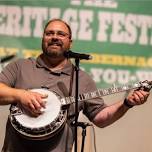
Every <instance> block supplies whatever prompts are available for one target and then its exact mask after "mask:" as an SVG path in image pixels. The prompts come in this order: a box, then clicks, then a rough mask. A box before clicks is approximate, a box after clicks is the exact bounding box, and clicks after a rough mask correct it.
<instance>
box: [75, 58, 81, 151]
mask: <svg viewBox="0 0 152 152" xmlns="http://www.w3.org/2000/svg"><path fill="white" fill-rule="evenodd" d="M79 63H80V59H79V58H76V59H75V71H76V86H75V123H74V127H75V128H74V129H75V147H74V149H75V152H77V147H78V146H77V144H78V143H77V140H78V139H77V136H78V131H77V122H78V97H79V96H78V95H79Z"/></svg>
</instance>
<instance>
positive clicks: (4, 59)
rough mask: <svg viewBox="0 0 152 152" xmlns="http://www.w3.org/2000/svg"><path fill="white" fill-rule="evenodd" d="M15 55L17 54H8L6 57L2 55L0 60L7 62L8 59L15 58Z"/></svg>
mask: <svg viewBox="0 0 152 152" xmlns="http://www.w3.org/2000/svg"><path fill="white" fill-rule="evenodd" d="M14 57H15V55H8V56H5V57H2V58H1V59H0V62H1V63H4V62H7V61H9V60H11V59H13V58H14Z"/></svg>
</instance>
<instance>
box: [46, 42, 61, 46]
mask: <svg viewBox="0 0 152 152" xmlns="http://www.w3.org/2000/svg"><path fill="white" fill-rule="evenodd" d="M48 46H62V44H61V43H60V42H50V43H48Z"/></svg>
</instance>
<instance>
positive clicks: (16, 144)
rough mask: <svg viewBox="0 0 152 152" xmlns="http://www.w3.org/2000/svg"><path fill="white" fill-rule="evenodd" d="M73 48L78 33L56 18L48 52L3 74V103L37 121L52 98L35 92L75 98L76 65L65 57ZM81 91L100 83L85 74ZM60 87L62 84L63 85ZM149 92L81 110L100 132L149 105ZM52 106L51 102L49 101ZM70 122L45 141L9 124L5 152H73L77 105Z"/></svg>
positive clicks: (46, 39) (94, 102)
mask: <svg viewBox="0 0 152 152" xmlns="http://www.w3.org/2000/svg"><path fill="white" fill-rule="evenodd" d="M71 46H72V32H71V29H70V27H69V25H68V24H67V23H65V22H64V21H62V20H60V19H54V20H51V21H49V22H48V23H47V25H46V26H45V29H44V34H43V39H42V50H43V53H42V54H41V55H40V56H39V57H38V58H37V59H36V60H35V59H32V58H30V59H19V60H17V61H14V62H13V63H11V64H9V65H8V66H6V67H5V69H4V70H3V71H2V73H1V74H0V82H1V83H0V104H1V105H7V104H12V105H14V104H17V105H19V106H20V107H21V108H22V109H24V111H26V112H27V113H30V115H31V117H32V118H39V117H40V116H41V115H42V114H43V111H42V109H45V108H46V104H45V99H46V98H47V95H45V94H41V93H38V92H33V91H32V90H30V89H34V88H47V89H48V90H49V91H53V92H55V93H56V94H57V95H58V96H60V97H64V96H68V95H70V96H71V95H72V96H74V93H75V81H73V80H74V79H75V76H74V70H73V65H72V63H71V62H70V60H69V59H67V58H65V57H64V52H65V51H68V50H69V49H70V48H71ZM79 74H80V75H79V81H80V88H79V92H81V93H87V92H91V91H95V90H96V86H95V83H94V82H93V80H92V79H91V78H90V76H88V75H87V74H86V73H85V72H83V71H81V70H80V73H79ZM59 84H62V86H61V85H59ZM148 96H149V92H146V91H143V90H142V89H138V90H135V91H134V92H133V93H132V94H131V95H129V96H128V97H127V98H126V99H125V102H124V101H120V102H116V103H115V104H113V105H111V106H107V105H106V104H105V103H104V101H103V100H102V99H101V98H96V99H90V100H87V101H84V102H81V103H79V107H78V109H79V111H80V110H83V113H84V114H85V115H86V116H87V117H88V118H89V120H90V121H92V122H93V123H94V124H95V125H97V126H98V127H105V126H107V125H110V124H112V123H113V122H115V121H116V120H118V119H119V118H120V117H122V116H123V115H124V114H125V113H126V112H127V111H128V109H129V108H131V107H132V106H135V105H140V104H143V103H144V102H145V101H146V100H147V97H148ZM47 102H49V101H47ZM67 109H68V110H67V111H68V116H67V120H66V123H65V124H64V125H63V127H62V128H61V129H60V131H58V132H57V133H56V134H55V135H53V136H51V137H49V138H47V139H42V140H41V139H40V140H33V139H29V138H28V139H27V138H26V137H24V136H22V135H21V134H20V133H18V132H17V131H16V130H15V129H14V127H12V123H11V122H10V121H11V120H10V119H8V121H7V127H6V135H5V142H4V146H3V149H2V152H10V151H11V152H33V151H36V152H70V151H71V149H72V144H73V138H74V127H73V126H72V122H73V120H74V118H75V117H74V116H75V113H74V106H73V105H72V104H71V105H70V106H69V107H67Z"/></svg>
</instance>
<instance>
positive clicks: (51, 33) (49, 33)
mask: <svg viewBox="0 0 152 152" xmlns="http://www.w3.org/2000/svg"><path fill="white" fill-rule="evenodd" d="M45 34H46V35H53V34H54V33H53V32H46V33H45Z"/></svg>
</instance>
